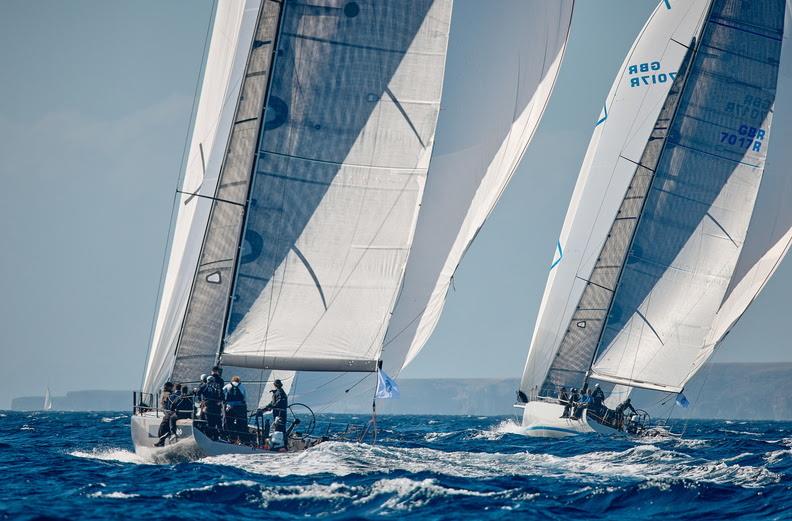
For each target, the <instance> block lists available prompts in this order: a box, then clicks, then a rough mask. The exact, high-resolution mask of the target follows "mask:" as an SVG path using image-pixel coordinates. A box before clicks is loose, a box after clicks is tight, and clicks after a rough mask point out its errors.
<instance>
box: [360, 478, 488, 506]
mask: <svg viewBox="0 0 792 521" xmlns="http://www.w3.org/2000/svg"><path fill="white" fill-rule="evenodd" d="M497 494H498V493H497V492H477V491H474V490H465V489H458V488H450V487H444V486H442V485H439V484H438V483H437V481H436V480H434V479H430V478H427V479H423V480H420V481H417V480H413V479H410V478H394V479H380V480H378V481H376V482H375V483H374V484H373V485H372V486H371V491H370V493H369V494H368V495H366V496H364V497H362V498H361V499H359V500H357V501H356V503H369V502H371V501H372V500H374V499H375V498H377V497H379V496H383V495H388V496H391V497H389V498H388V499H386V500H385V502H384V503H382V506H381V507H382V508H387V509H390V510H399V511H405V512H409V511H411V510H413V509H416V508H421V507H423V506H425V505H426V504H427V503H429V502H430V501H432V500H433V499H435V498H439V497H454V496H474V497H489V496H494V495H497Z"/></svg>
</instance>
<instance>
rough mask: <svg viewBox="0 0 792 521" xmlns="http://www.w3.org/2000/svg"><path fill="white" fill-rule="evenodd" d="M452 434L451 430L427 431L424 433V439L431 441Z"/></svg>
mask: <svg viewBox="0 0 792 521" xmlns="http://www.w3.org/2000/svg"><path fill="white" fill-rule="evenodd" d="M453 435H454V433H453V432H429V433H427V434H425V435H424V440H425V441H428V442H430V443H431V442H433V441H437V440H442V439H445V438H448V437H450V436H453Z"/></svg>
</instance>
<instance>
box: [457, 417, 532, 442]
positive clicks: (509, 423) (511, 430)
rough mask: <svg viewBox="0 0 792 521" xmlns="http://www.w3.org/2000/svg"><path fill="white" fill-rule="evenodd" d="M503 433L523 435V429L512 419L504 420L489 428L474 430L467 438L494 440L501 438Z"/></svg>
mask: <svg viewBox="0 0 792 521" xmlns="http://www.w3.org/2000/svg"><path fill="white" fill-rule="evenodd" d="M505 434H518V435H525V429H524V428H523V427H522V426H521V425H520V424H519V423H517V422H516V421H514V420H504V421H502V422H500V423H498V424H497V425H495V426H494V427H492V428H491V429H486V430H483V431H478V432H476V433H475V434H473V435H471V436H469V437H468V439H472V440H490V441H495V440H499V439H501V438H503V436H504V435H505Z"/></svg>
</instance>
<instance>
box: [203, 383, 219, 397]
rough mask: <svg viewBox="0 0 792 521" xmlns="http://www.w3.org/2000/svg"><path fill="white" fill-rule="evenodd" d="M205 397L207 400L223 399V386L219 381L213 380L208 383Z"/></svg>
mask: <svg viewBox="0 0 792 521" xmlns="http://www.w3.org/2000/svg"><path fill="white" fill-rule="evenodd" d="M203 394H204V398H206V399H207V400H218V401H219V400H222V399H223V386H222V385H220V383H219V382H216V381H211V382H207V383H206V389H204V393H203Z"/></svg>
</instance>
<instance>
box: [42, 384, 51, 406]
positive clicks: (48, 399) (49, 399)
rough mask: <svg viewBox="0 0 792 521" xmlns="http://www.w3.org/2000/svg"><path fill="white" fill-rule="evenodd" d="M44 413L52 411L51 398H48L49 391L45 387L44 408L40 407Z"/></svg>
mask: <svg viewBox="0 0 792 521" xmlns="http://www.w3.org/2000/svg"><path fill="white" fill-rule="evenodd" d="M42 408H43V409H44V410H45V411H51V410H52V398H51V397H50V390H49V387H47V390H46V392H45V393H44V407H42Z"/></svg>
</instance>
